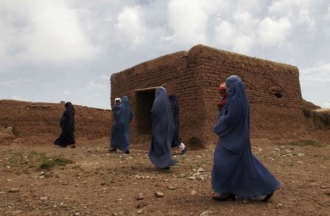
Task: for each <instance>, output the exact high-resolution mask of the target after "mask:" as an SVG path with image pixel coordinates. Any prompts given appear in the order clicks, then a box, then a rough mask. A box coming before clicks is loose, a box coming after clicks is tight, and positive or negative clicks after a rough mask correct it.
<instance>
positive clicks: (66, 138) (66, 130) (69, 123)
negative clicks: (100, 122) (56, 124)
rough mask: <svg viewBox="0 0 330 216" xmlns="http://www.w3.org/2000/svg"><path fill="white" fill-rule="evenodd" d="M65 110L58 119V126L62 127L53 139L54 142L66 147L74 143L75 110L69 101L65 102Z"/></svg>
mask: <svg viewBox="0 0 330 216" xmlns="http://www.w3.org/2000/svg"><path fill="white" fill-rule="evenodd" d="M64 106H65V109H66V110H65V111H64V113H63V115H62V117H61V119H60V126H61V128H62V133H61V135H60V136H59V137H58V138H57V139H56V140H55V142H54V144H55V145H58V146H62V147H66V146H68V145H71V144H75V143H76V142H75V135H74V131H75V110H74V107H73V105H72V103H71V102H66V103H65V105H64Z"/></svg>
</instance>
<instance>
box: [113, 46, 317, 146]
mask: <svg viewBox="0 0 330 216" xmlns="http://www.w3.org/2000/svg"><path fill="white" fill-rule="evenodd" d="M233 74H236V75H239V76H240V77H241V78H242V80H243V82H244V84H245V87H246V91H247V95H248V99H249V102H250V107H251V137H252V138H269V139H282V138H286V139H293V138H306V139H308V138H310V134H309V133H308V130H309V126H308V125H309V120H308V119H306V118H305V117H304V114H303V112H302V111H303V109H304V108H306V107H307V108H315V107H316V106H314V105H313V104H311V103H308V102H306V101H304V100H303V98H302V95H301V89H300V83H299V71H298V68H297V67H295V66H291V65H287V64H281V63H276V62H272V61H267V60H262V59H258V58H254V57H249V56H245V55H240V54H236V53H232V52H227V51H223V50H218V49H214V48H211V47H207V46H203V45H196V46H194V47H192V48H191V49H190V50H189V51H188V52H187V51H180V52H176V53H173V54H170V55H165V56H162V57H159V58H156V59H153V60H150V61H147V62H143V63H141V64H138V65H136V66H134V67H131V68H129V69H126V70H124V71H121V72H118V73H115V74H112V76H111V79H110V81H111V98H116V97H121V96H123V95H127V96H128V98H129V100H130V103H131V106H132V109H133V113H134V118H133V121H132V124H131V132H132V136H131V141H132V143H141V142H147V141H150V138H151V113H150V110H151V107H152V103H153V101H154V98H155V89H156V88H157V87H159V86H161V85H164V86H165V88H166V89H167V91H168V94H175V95H176V96H177V98H178V101H179V105H180V136H181V138H182V140H183V142H184V143H186V144H187V145H188V146H190V147H191V148H194V147H208V146H210V145H214V144H215V143H216V141H217V136H216V135H215V134H214V133H213V126H214V123H215V121H216V119H217V116H218V112H217V104H218V103H219V98H220V97H219V94H218V87H219V83H220V82H223V81H225V80H226V78H227V77H228V76H230V75H233ZM111 103H112V105H113V101H112V100H111Z"/></svg>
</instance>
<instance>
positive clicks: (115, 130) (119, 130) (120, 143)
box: [110, 96, 133, 152]
mask: <svg viewBox="0 0 330 216" xmlns="http://www.w3.org/2000/svg"><path fill="white" fill-rule="evenodd" d="M112 114H113V118H114V123H113V125H112V128H111V142H110V148H112V149H115V148H116V149H119V150H121V151H123V152H125V151H127V150H129V140H130V128H129V124H130V123H131V121H132V119H133V113H132V109H131V106H130V104H129V101H128V98H127V96H123V97H122V98H121V104H119V105H115V106H113V108H112Z"/></svg>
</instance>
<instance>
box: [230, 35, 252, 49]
mask: <svg viewBox="0 0 330 216" xmlns="http://www.w3.org/2000/svg"><path fill="white" fill-rule="evenodd" d="M253 43H254V42H253V40H252V39H251V38H250V37H249V36H245V35H242V36H240V37H239V38H237V40H236V42H235V46H234V51H235V52H238V53H242V54H247V53H249V52H250V49H251V46H252V45H253Z"/></svg>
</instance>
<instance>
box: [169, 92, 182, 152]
mask: <svg viewBox="0 0 330 216" xmlns="http://www.w3.org/2000/svg"><path fill="white" fill-rule="evenodd" d="M168 99H169V100H170V102H171V108H172V117H173V122H174V137H173V141H172V144H171V147H172V148H173V147H177V146H178V145H180V143H181V141H180V136H179V133H180V132H179V127H180V120H179V119H180V117H179V102H178V99H177V98H176V96H175V95H169V96H168Z"/></svg>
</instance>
